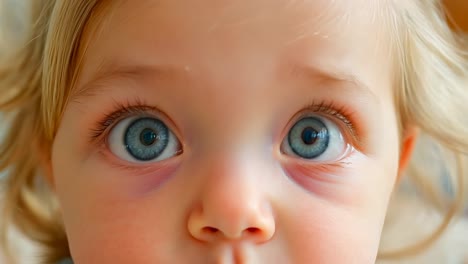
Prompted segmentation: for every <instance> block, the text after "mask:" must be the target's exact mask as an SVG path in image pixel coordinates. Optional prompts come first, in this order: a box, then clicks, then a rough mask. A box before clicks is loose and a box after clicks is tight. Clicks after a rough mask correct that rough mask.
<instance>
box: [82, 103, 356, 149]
mask: <svg viewBox="0 0 468 264" xmlns="http://www.w3.org/2000/svg"><path fill="white" fill-rule="evenodd" d="M113 109H116V110H114V111H112V112H111V113H110V114H105V115H104V117H103V118H102V119H100V121H98V122H97V123H96V125H95V126H93V127H94V128H93V129H91V131H90V142H91V143H97V144H100V143H105V142H106V140H107V132H108V130H109V129H111V128H112V127H114V125H115V124H117V122H119V121H121V120H123V119H125V118H127V117H130V116H138V115H140V116H148V115H153V116H158V117H160V116H161V115H162V113H161V111H160V110H158V108H157V107H152V106H148V104H146V103H144V102H143V101H141V100H135V101H133V102H132V101H126V102H124V103H121V102H115V103H114V106H113ZM303 109H304V110H302V111H301V112H303V113H305V114H309V113H318V114H325V115H328V116H331V117H334V118H336V119H337V120H339V121H340V122H341V123H342V124H344V126H346V128H347V129H348V130H349V132H350V134H351V137H352V140H353V141H354V143H357V144H358V145H359V144H360V139H359V137H358V133H357V129H356V126H355V125H354V124H355V122H353V120H354V118H353V117H354V112H353V111H351V110H350V109H349V108H348V107H346V106H345V105H337V104H336V103H334V102H330V101H320V102H311V103H309V104H307V105H306V106H305V107H304V108H303Z"/></svg>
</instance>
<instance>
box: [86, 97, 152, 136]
mask: <svg viewBox="0 0 468 264" xmlns="http://www.w3.org/2000/svg"><path fill="white" fill-rule="evenodd" d="M113 109H116V110H114V111H113V112H111V113H110V114H105V115H104V117H103V118H102V119H100V121H98V122H97V123H96V125H95V126H93V127H94V128H93V129H92V130H91V132H90V139H91V140H90V141H91V143H96V142H97V143H104V142H106V139H107V137H106V136H107V133H106V132H107V131H108V130H109V129H110V128H112V127H114V125H115V124H117V123H118V122H119V121H121V120H123V119H125V118H127V117H130V116H138V115H140V116H148V115H154V116H161V111H160V110H158V108H157V107H151V106H148V104H145V103H144V102H143V101H141V100H135V101H133V102H131V101H126V102H124V103H121V102H115V103H114V106H113Z"/></svg>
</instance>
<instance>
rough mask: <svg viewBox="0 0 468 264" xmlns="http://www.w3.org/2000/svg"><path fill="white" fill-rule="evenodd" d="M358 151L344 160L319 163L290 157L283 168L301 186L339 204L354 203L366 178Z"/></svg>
mask: <svg viewBox="0 0 468 264" xmlns="http://www.w3.org/2000/svg"><path fill="white" fill-rule="evenodd" d="M359 156H360V154H359V153H358V152H356V153H354V154H352V155H351V156H350V157H349V158H346V159H345V160H344V161H343V162H339V163H334V164H323V163H322V164H318V163H313V162H308V161H302V160H297V159H290V160H287V162H285V163H284V164H283V169H284V171H285V173H286V174H287V176H288V177H289V178H290V179H291V180H293V181H294V182H295V183H296V184H298V185H299V186H300V187H301V188H303V189H304V190H306V191H307V192H309V193H310V194H312V195H316V196H318V197H319V198H321V199H324V200H328V201H331V202H334V203H338V204H343V205H346V204H348V205H349V204H351V203H353V201H356V200H357V199H359V197H360V196H362V194H363V192H361V191H362V188H364V186H362V184H361V183H362V181H363V180H364V178H365V177H366V175H363V174H362V173H359V171H361V172H362V170H360V169H359V167H360V165H359V163H361V162H360V159H361V157H359Z"/></svg>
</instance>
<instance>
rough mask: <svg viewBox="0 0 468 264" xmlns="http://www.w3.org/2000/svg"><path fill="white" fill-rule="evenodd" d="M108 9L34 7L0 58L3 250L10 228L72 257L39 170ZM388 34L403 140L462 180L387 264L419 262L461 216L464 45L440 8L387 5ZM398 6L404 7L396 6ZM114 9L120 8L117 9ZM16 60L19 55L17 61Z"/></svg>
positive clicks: (430, 3) (417, 164)
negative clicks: (16, 43)
mask: <svg viewBox="0 0 468 264" xmlns="http://www.w3.org/2000/svg"><path fill="white" fill-rule="evenodd" d="M108 2H110V1H97V0H86V1H78V0H76V1H54V0H40V1H39V0H38V1H31V4H32V7H31V12H32V21H31V23H30V24H31V25H32V27H31V28H30V31H27V32H25V34H26V36H28V37H27V38H26V39H27V40H28V41H27V42H26V44H25V45H24V46H22V47H21V48H19V49H16V50H10V51H8V52H6V54H8V56H4V55H5V54H2V53H0V56H3V57H2V60H1V61H0V111H3V112H4V113H5V115H6V116H7V117H8V118H9V120H10V121H11V124H10V125H9V126H8V131H7V134H6V136H5V138H4V140H3V144H2V145H0V172H1V171H5V172H7V173H8V175H7V177H6V178H5V179H4V191H5V203H4V214H5V215H4V223H3V226H2V230H1V233H2V235H3V244H4V245H7V242H8V241H7V235H6V234H7V227H8V226H9V225H10V224H14V225H15V226H16V227H17V228H18V229H19V230H20V231H21V232H22V233H24V234H25V235H26V236H27V237H28V238H30V239H31V240H33V241H36V242H38V243H39V244H40V245H42V246H43V247H44V261H45V262H46V263H54V262H57V261H58V260H59V259H61V258H63V257H66V256H68V255H69V252H68V246H67V238H66V234H65V231H64V228H63V224H62V222H61V217H60V211H59V206H58V204H57V202H56V200H55V198H54V194H53V191H52V190H51V189H50V188H49V186H48V185H47V184H46V181H45V180H44V178H43V177H42V174H43V173H42V172H41V168H42V166H41V165H42V164H44V163H46V162H47V159H49V158H50V148H51V145H52V142H53V140H54V136H55V133H56V131H57V127H58V125H59V123H60V120H61V115H62V113H63V111H64V108H65V107H66V105H67V100H68V97H69V95H70V93H71V92H72V89H71V87H73V86H74V82H75V81H76V76H77V75H78V73H79V70H80V65H81V60H82V58H83V55H84V53H85V52H86V46H87V41H88V40H89V37H90V36H92V35H93V34H97V33H98V31H97V30H99V29H96V28H93V30H94V31H90V29H91V27H90V28H88V27H87V25H88V24H93V25H97V24H99V22H100V19H101V18H102V17H104V16H103V15H102V14H103V12H105V11H108V10H109V9H108V6H109V4H107V3H108ZM387 2H389V5H388V6H389V8H388V10H386V11H387V14H386V15H387V17H388V18H387V20H386V26H387V29H388V32H389V33H390V34H392V40H393V43H392V44H393V46H392V47H393V55H394V56H393V57H394V60H395V61H394V63H395V65H396V66H397V75H396V76H395V104H396V106H397V109H398V111H399V117H400V119H399V120H400V127H401V130H402V133H404V131H405V129H406V128H407V126H408V125H414V126H416V127H418V128H419V129H420V131H421V134H422V137H427V138H430V140H431V141H432V142H437V143H438V146H439V148H440V150H441V151H440V153H441V154H442V153H451V155H453V157H456V160H455V162H454V163H453V164H452V163H451V162H449V161H450V160H449V158H444V161H447V162H446V163H445V164H446V167H450V168H451V167H453V170H452V171H453V173H452V175H456V177H455V178H456V179H457V181H456V183H457V184H456V186H457V188H456V193H457V195H456V198H455V199H454V201H455V202H454V203H453V205H452V206H451V208H450V209H449V210H448V211H447V212H445V213H446V217H445V220H444V222H443V223H442V225H441V226H440V228H438V229H437V230H436V231H435V232H434V234H433V235H431V236H430V237H429V238H427V239H423V240H422V242H420V243H418V244H416V245H414V246H410V247H407V248H404V249H401V250H397V251H396V252H390V253H381V254H380V257H381V258H394V257H401V256H405V255H410V254H416V253H418V252H420V251H421V250H423V249H424V248H427V247H428V246H429V245H430V244H431V243H433V242H434V241H435V240H436V239H437V238H438V237H439V236H440V235H441V234H442V232H443V231H444V230H445V229H446V228H447V226H448V225H449V223H450V222H451V221H452V219H453V218H454V217H455V216H456V214H457V212H459V211H460V210H461V208H462V201H463V196H464V188H463V187H464V185H465V181H466V179H465V178H466V176H467V175H466V174H465V173H464V170H463V164H464V160H465V157H466V154H467V153H468V139H467V136H466V135H468V119H467V118H466V113H468V103H467V102H468V91H467V88H466V87H467V75H468V67H467V60H468V56H467V54H466V50H463V49H465V47H466V43H463V42H462V39H461V38H459V37H457V36H456V34H454V33H453V31H451V30H450V29H449V27H448V25H447V22H446V20H445V15H444V12H443V8H442V6H441V5H442V4H441V3H440V1H437V0H413V1H391V0H389V1H387ZM396 2H398V3H396ZM114 3H115V1H114ZM11 54H13V55H11ZM411 168H412V169H411V170H409V171H408V172H409V173H408V174H409V176H410V177H412V178H413V179H414V181H415V182H417V183H419V185H420V186H425V188H422V190H423V191H426V192H425V193H426V194H427V196H428V197H435V196H437V197H436V198H434V199H433V200H434V202H436V201H439V200H440V199H441V198H440V197H439V196H440V195H438V193H439V192H438V191H437V190H438V189H440V188H438V187H439V185H440V184H429V183H430V180H429V179H431V178H430V177H429V174H430V172H428V171H427V170H424V165H421V161H420V160H417V159H414V160H413V161H412V166H411Z"/></svg>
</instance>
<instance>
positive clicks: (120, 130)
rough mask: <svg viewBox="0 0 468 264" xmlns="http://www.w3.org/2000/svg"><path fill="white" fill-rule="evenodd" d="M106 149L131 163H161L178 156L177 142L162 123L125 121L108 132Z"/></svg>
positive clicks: (141, 120)
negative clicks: (107, 147) (107, 146)
mask: <svg viewBox="0 0 468 264" xmlns="http://www.w3.org/2000/svg"><path fill="white" fill-rule="evenodd" d="M108 142H109V143H108V144H109V149H110V150H111V152H112V153H114V154H115V155H116V156H117V157H119V158H121V159H123V160H126V161H131V162H149V161H160V160H164V159H168V158H171V157H173V156H176V155H178V154H180V153H181V146H180V142H179V141H178V139H177V138H176V136H174V134H173V133H172V132H171V130H170V129H169V128H168V127H167V126H166V124H164V123H163V122H162V121H161V120H159V119H155V118H150V117H144V118H126V119H124V120H122V121H120V122H119V123H118V124H117V125H116V126H115V127H114V128H113V129H112V131H111V132H110V135H109V139H108Z"/></svg>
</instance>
